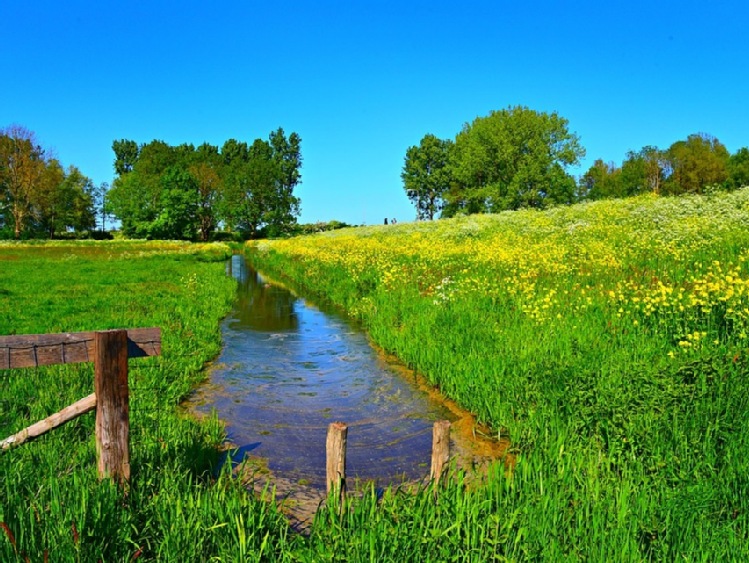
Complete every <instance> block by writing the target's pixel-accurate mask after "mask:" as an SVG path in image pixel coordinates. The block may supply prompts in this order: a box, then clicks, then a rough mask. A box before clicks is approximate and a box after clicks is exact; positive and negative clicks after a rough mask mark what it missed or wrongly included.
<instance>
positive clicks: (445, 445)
mask: <svg viewBox="0 0 749 563" xmlns="http://www.w3.org/2000/svg"><path fill="white" fill-rule="evenodd" d="M449 461H450V421H449V420H438V421H437V422H435V423H434V428H433V430H432V470H431V471H430V473H429V478H430V479H431V480H432V481H433V482H434V486H435V487H436V486H437V484H438V483H439V481H440V478H441V477H442V473H443V472H444V471H445V466H446V465H447V463H448V462H449Z"/></svg>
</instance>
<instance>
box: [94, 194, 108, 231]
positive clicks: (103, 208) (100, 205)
mask: <svg viewBox="0 0 749 563" xmlns="http://www.w3.org/2000/svg"><path fill="white" fill-rule="evenodd" d="M92 195H93V200H94V217H97V216H98V217H99V220H98V221H97V222H98V226H99V230H100V231H102V232H103V231H106V230H107V216H108V215H109V208H108V207H109V204H108V202H107V199H108V195H109V184H108V183H107V182H102V183H101V184H99V185H98V186H95V187H94V189H93V192H92Z"/></svg>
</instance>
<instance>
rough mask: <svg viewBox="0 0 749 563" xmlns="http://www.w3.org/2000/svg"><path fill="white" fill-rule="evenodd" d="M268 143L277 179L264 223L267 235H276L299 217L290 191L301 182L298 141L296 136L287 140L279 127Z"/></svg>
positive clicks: (294, 134) (299, 142) (291, 225)
mask: <svg viewBox="0 0 749 563" xmlns="http://www.w3.org/2000/svg"><path fill="white" fill-rule="evenodd" d="M269 144H270V146H271V148H272V153H271V160H272V161H273V162H274V163H275V167H276V174H277V178H276V181H275V189H274V190H273V192H272V196H271V198H270V201H269V206H268V208H267V210H266V212H265V216H264V220H265V223H266V231H267V234H268V235H270V236H278V235H281V234H284V233H286V232H288V231H290V230H291V229H292V228H293V226H294V225H296V218H297V216H298V215H299V205H300V201H299V198H298V197H296V196H295V195H294V188H296V186H297V185H298V184H299V183H300V182H301V181H302V174H301V172H300V169H301V167H302V148H301V145H302V139H301V137H299V135H297V134H296V133H291V135H289V137H288V138H287V137H286V135H285V133H284V130H283V129H281V128H280V127H279V128H278V129H277V130H276V131H274V132H272V133H271V134H270V137H269Z"/></svg>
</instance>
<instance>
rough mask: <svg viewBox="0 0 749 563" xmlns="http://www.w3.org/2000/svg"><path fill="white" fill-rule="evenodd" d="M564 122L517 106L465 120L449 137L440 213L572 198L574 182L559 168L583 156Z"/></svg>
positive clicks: (493, 209)
mask: <svg viewBox="0 0 749 563" xmlns="http://www.w3.org/2000/svg"><path fill="white" fill-rule="evenodd" d="M567 126H568V122H567V120H566V119H564V118H563V117H560V116H559V115H558V114H557V113H556V112H554V113H551V114H547V113H543V112H537V111H534V110H531V109H529V108H526V107H522V106H517V107H513V108H508V109H504V110H500V111H493V112H491V113H490V114H489V115H488V116H487V117H477V118H476V119H475V120H474V121H473V122H472V123H471V124H466V125H465V126H464V127H463V130H462V131H461V132H460V133H459V134H458V135H457V137H456V138H455V148H454V150H453V151H452V152H451V158H450V169H451V172H452V175H453V177H454V178H455V182H454V185H453V187H452V189H451V190H450V191H449V192H448V193H447V194H446V196H445V199H446V201H447V205H446V206H445V211H444V213H443V215H445V216H452V215H455V214H457V213H459V212H467V213H474V212H498V211H503V210H507V209H519V208H521V207H534V208H543V207H546V206H547V205H551V204H559V203H572V201H573V200H574V195H575V188H576V186H575V182H574V180H573V179H572V177H571V176H569V174H567V173H566V172H565V168H566V167H567V166H571V165H574V164H577V163H578V162H579V159H580V158H581V157H582V156H584V155H585V149H583V147H582V146H581V145H580V141H579V139H578V137H577V135H576V134H574V133H570V132H569V130H568V127H567Z"/></svg>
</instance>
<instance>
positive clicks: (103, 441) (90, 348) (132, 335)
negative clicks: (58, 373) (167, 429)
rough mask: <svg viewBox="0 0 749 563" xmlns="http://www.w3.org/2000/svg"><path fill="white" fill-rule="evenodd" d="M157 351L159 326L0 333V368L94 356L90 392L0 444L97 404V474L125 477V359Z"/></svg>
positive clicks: (2, 446) (127, 446) (127, 416)
mask: <svg viewBox="0 0 749 563" xmlns="http://www.w3.org/2000/svg"><path fill="white" fill-rule="evenodd" d="M160 354H161V329H160V328H136V329H128V330H124V329H122V330H105V331H97V332H76V333H65V334H26V335H20V336H0V370H6V369H16V368H27V367H38V366H45V365H54V364H72V363H80V362H94V393H92V394H91V395H89V396H88V397H85V398H83V399H81V400H80V401H77V402H76V403H73V404H72V405H70V406H68V407H65V408H64V409H62V410H61V411H59V412H57V413H55V414H53V415H51V416H49V417H47V418H45V419H44V420H42V421H39V422H37V423H35V424H32V425H31V426H28V427H27V428H24V429H23V430H21V431H20V432H18V433H16V434H14V435H13V436H10V437H8V438H6V439H5V440H3V441H2V442H0V449H3V450H5V449H7V448H9V447H11V446H14V445H19V444H22V443H23V442H25V441H27V440H30V439H32V438H36V437H37V436H41V435H42V434H45V433H46V432H49V431H50V430H52V429H54V428H57V427H58V426H60V425H62V424H64V423H66V422H68V421H70V420H72V419H74V418H76V417H78V416H81V415H82V414H85V413H87V412H90V411H92V410H94V409H96V453H97V458H98V470H99V476H100V477H102V478H103V477H111V478H112V479H115V480H116V481H118V482H120V483H122V482H126V481H129V479H130V444H129V440H130V402H129V396H130V392H129V388H128V359H129V358H141V357H145V356H158V355H160Z"/></svg>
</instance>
